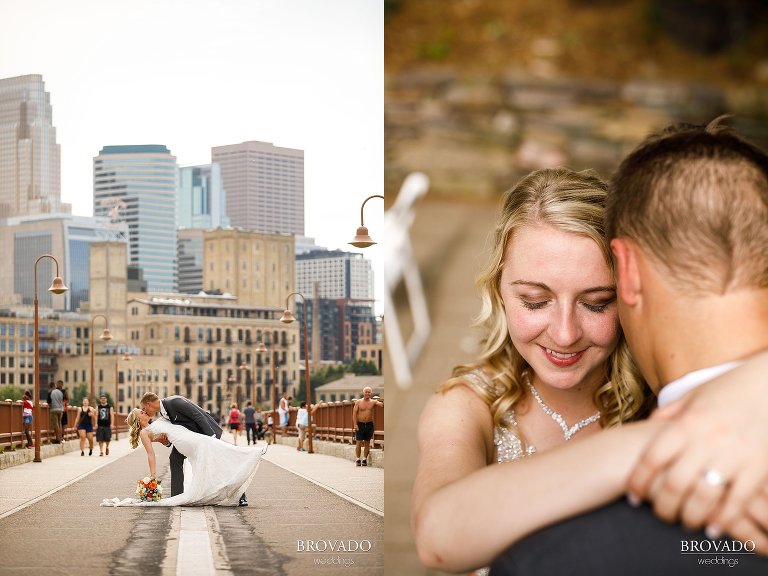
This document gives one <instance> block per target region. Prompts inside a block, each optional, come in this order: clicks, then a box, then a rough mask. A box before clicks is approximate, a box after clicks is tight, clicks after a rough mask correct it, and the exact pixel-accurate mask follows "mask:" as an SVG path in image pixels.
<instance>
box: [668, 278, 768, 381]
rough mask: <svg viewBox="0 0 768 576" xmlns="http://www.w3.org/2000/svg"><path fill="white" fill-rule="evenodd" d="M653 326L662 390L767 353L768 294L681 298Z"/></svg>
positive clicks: (731, 294) (756, 292)
mask: <svg viewBox="0 0 768 576" xmlns="http://www.w3.org/2000/svg"><path fill="white" fill-rule="evenodd" d="M666 308H667V309H666V310H665V313H664V314H663V315H662V316H660V318H662V319H663V321H660V322H658V323H657V324H658V325H656V326H654V332H655V333H654V349H655V352H654V363H655V365H656V371H657V376H658V379H659V382H660V383H661V385H662V386H663V385H665V384H667V383H669V382H672V381H674V380H677V379H678V378H681V377H682V376H684V375H686V374H688V373H690V372H693V371H695V370H701V369H703V368H708V367H711V366H717V365H720V364H725V363H726V362H733V361H737V360H743V359H745V358H748V357H749V356H752V355H753V354H756V353H758V352H760V351H762V350H765V349H768V290H749V291H747V290H742V291H739V292H733V293H728V294H725V295H722V296H708V297H704V298H701V297H700V298H680V299H677V300H676V301H675V302H674V303H670V305H669V306H667V307H666Z"/></svg>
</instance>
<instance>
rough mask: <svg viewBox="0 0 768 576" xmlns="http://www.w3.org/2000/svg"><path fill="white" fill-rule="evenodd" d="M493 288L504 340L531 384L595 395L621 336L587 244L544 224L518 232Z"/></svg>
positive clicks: (600, 263)
mask: <svg viewBox="0 0 768 576" xmlns="http://www.w3.org/2000/svg"><path fill="white" fill-rule="evenodd" d="M499 289H500V292H501V297H502V300H503V301H504V308H505V311H506V317H507V327H508V330H509V335H510V338H511V340H512V343H513V344H514V345H515V348H516V349H517V350H518V352H520V354H521V355H522V356H523V358H525V360H526V362H528V364H529V365H530V366H531V368H532V369H533V372H534V374H533V376H534V379H535V381H536V382H537V384H543V385H545V386H552V387H554V388H559V389H571V388H574V387H580V386H582V385H586V386H588V387H589V389H592V390H594V389H595V388H597V387H598V386H599V385H600V384H602V383H604V382H605V381H606V377H605V365H606V361H607V359H608V357H609V356H610V355H611V353H612V352H613V350H614V349H615V348H616V346H617V344H618V341H619V336H620V333H621V332H620V326H619V317H618V312H617V307H616V290H615V282H614V279H613V276H612V274H611V271H610V269H609V268H608V265H607V264H606V262H605V259H604V256H603V252H602V251H601V249H600V247H599V246H598V245H597V244H595V242H594V241H593V240H591V239H590V238H588V237H586V236H581V235H577V234H572V233H569V232H563V231H561V230H558V229H557V228H554V227H552V226H548V225H531V226H525V227H523V228H520V229H519V230H517V231H516V232H515V234H514V235H513V236H512V237H511V238H510V239H509V241H508V243H507V246H506V250H505V253H504V262H503V264H502V273H501V283H500V286H499Z"/></svg>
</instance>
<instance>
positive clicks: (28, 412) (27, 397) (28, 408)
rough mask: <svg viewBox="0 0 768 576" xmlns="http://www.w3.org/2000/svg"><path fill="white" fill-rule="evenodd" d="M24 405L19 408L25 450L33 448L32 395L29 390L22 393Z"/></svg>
mask: <svg viewBox="0 0 768 576" xmlns="http://www.w3.org/2000/svg"><path fill="white" fill-rule="evenodd" d="M23 402H24V404H23V406H22V408H21V421H22V423H23V424H24V435H25V436H26V437H27V448H34V447H35V445H34V444H33V443H32V433H31V427H32V394H30V393H29V390H27V391H26V392H24V401H23Z"/></svg>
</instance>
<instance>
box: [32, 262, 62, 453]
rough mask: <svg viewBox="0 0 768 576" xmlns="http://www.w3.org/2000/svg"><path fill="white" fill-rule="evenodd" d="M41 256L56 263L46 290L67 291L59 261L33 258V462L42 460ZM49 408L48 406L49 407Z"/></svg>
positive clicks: (58, 292) (53, 291) (56, 292)
mask: <svg viewBox="0 0 768 576" xmlns="http://www.w3.org/2000/svg"><path fill="white" fill-rule="evenodd" d="M43 258H50V259H51V260H53V261H54V262H55V263H56V276H55V277H54V278H53V282H52V283H51V287H50V288H48V292H51V293H53V294H63V293H64V292H66V291H67V287H66V286H65V285H64V280H62V279H61V276H59V261H58V260H56V258H54V257H53V256H51V255H50V254H43V255H42V256H38V258H37V260H35V388H36V389H37V390H36V392H35V458H34V462H42V461H43V460H42V458H40V394H41V392H40V321H39V314H38V299H37V263H38V262H40V260H42V259H43ZM49 410H50V408H49Z"/></svg>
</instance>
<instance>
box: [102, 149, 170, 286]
mask: <svg viewBox="0 0 768 576" xmlns="http://www.w3.org/2000/svg"><path fill="white" fill-rule="evenodd" d="M177 186H178V167H177V165H176V157H175V156H173V155H171V152H170V151H169V150H168V148H166V147H165V146H162V145H157V144H146V145H131V146H105V147H104V148H103V149H102V150H101V152H99V155H98V156H97V157H96V158H94V159H93V214H94V216H108V217H109V218H110V220H111V221H112V222H125V223H127V224H128V245H129V248H128V260H129V263H131V264H135V265H136V266H138V267H139V268H140V269H141V270H142V273H143V275H144V280H145V281H146V282H147V289H148V290H149V291H150V292H175V291H176V277H177V256H176V228H177V220H178V218H177V205H176V194H177Z"/></svg>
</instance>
